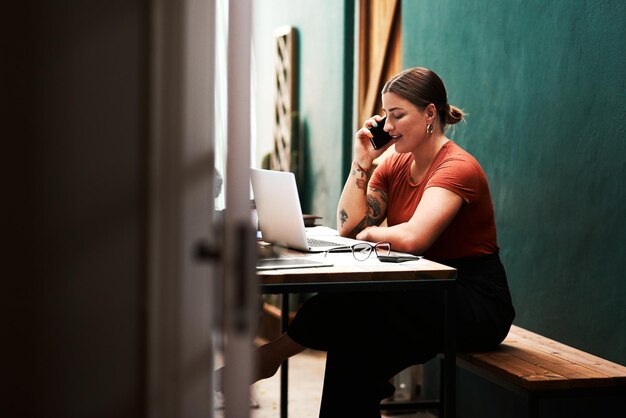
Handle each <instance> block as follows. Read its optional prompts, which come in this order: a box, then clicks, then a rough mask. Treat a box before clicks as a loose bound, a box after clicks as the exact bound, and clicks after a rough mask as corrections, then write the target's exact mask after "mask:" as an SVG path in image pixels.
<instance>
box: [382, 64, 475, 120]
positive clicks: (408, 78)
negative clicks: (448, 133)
mask: <svg viewBox="0 0 626 418" xmlns="http://www.w3.org/2000/svg"><path fill="white" fill-rule="evenodd" d="M382 93H395V94H397V95H398V96H401V97H403V98H404V99H406V100H408V101H409V102H411V103H413V104H414V105H415V106H417V107H418V108H419V109H425V108H426V106H428V105H429V104H430V103H432V104H434V105H435V108H436V109H437V114H438V115H439V123H440V125H441V130H444V129H445V127H446V125H454V124H455V123H459V122H460V121H462V120H463V117H464V116H465V113H463V111H462V110H461V109H459V108H458V107H456V106H451V105H450V104H449V103H448V94H447V93H446V87H445V86H444V85H443V81H441V79H440V78H439V76H438V75H437V74H435V72H434V71H432V70H429V69H428V68H423V67H414V68H409V69H408V70H404V71H403V72H401V73H400V74H397V75H395V76H394V77H393V78H391V79H390V80H389V81H387V82H386V83H385V86H384V87H383V90H382V92H381V94H382Z"/></svg>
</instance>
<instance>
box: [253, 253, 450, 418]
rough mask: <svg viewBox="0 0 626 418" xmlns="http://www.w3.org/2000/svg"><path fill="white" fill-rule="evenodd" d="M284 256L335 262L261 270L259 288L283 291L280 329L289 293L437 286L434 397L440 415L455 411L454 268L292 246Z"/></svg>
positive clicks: (284, 390) (284, 392)
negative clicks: (438, 362)
mask: <svg viewBox="0 0 626 418" xmlns="http://www.w3.org/2000/svg"><path fill="white" fill-rule="evenodd" d="M284 255H286V256H291V257H303V256H307V257H313V258H317V259H319V260H323V261H330V262H332V263H333V266H332V267H315V268H298V269H282V270H267V271H261V272H258V273H257V276H258V277H259V280H260V289H261V292H262V293H265V294H281V295H282V300H281V305H282V308H283V309H282V312H281V328H282V331H283V332H284V331H286V329H287V325H288V321H289V308H288V307H289V295H290V294H291V293H315V292H370V291H377V292H381V291H419V290H426V289H438V290H441V293H442V301H443V303H444V305H445V306H444V309H445V318H444V323H445V330H444V339H445V341H444V347H445V350H444V353H443V354H444V361H443V373H442V379H443V382H444V383H443V385H442V388H443V390H442V393H441V399H439V400H438V401H436V403H437V405H438V406H439V407H440V409H441V410H442V412H443V413H442V414H441V415H440V416H443V417H446V418H451V417H454V416H455V409H454V404H455V390H456V375H455V371H456V354H455V352H456V328H455V321H454V318H455V304H454V301H455V289H456V273H457V272H456V269H454V268H452V267H448V266H445V265H443V264H439V263H435V262H433V261H430V260H426V259H423V258H422V259H420V260H419V261H411V262H405V263H383V262H380V261H378V260H377V259H376V256H375V255H371V256H370V258H368V259H367V260H365V261H357V260H355V259H354V257H353V256H352V254H351V253H349V252H348V253H329V254H328V255H327V256H326V257H324V256H323V255H322V254H316V255H305V254H303V253H299V252H295V251H288V252H287V253H286V254H284ZM288 367H289V364H288V362H287V361H285V362H284V363H283V365H282V366H281V404H280V416H281V418H287V396H288V372H289V371H288Z"/></svg>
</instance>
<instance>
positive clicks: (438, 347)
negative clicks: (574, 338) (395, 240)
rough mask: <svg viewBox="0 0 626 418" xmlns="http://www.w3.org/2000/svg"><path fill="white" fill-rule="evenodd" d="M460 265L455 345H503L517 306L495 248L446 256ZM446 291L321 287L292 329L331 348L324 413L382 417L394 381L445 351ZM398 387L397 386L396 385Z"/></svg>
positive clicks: (306, 341)
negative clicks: (382, 406) (489, 251)
mask: <svg viewBox="0 0 626 418" xmlns="http://www.w3.org/2000/svg"><path fill="white" fill-rule="evenodd" d="M445 263H446V264H447V265H451V266H453V267H456V268H457V269H458V280H457V292H456V293H457V306H456V308H457V309H456V311H457V318H456V323H457V347H458V348H459V350H462V351H469V350H482V349H488V348H491V347H493V346H495V345H497V344H499V343H500V342H501V341H502V340H503V339H504V337H505V336H506V334H507V333H508V331H509V328H510V326H511V323H512V321H513V318H514V316H515V311H514V309H513V305H512V303H511V297H510V294H509V289H508V285H507V282H506V274H505V271H504V268H503V267H502V264H501V262H500V258H499V257H498V255H497V254H493V255H490V256H486V257H479V258H473V259H464V260H448V261H446V262H445ZM443 312H444V310H443V295H442V292H440V291H427V292H426V291H412V292H375V293H374V292H360V293H320V294H317V295H315V296H313V297H312V298H310V299H309V300H307V301H306V302H305V303H304V304H303V306H302V307H301V308H300V310H299V311H298V313H297V314H296V317H295V318H294V320H293V321H292V323H291V325H290V326H289V329H288V331H287V333H288V334H289V336H290V337H291V338H292V339H293V340H294V341H296V342H298V343H300V344H302V345H304V346H306V347H309V348H312V349H316V350H322V351H326V352H327V353H328V354H327V359H326V372H325V376H324V389H323V393H322V403H321V408H320V417H321V418H330V417H340V416H341V417H343V416H346V415H347V416H355V417H360V418H369V417H377V418H379V417H380V409H379V408H380V407H379V405H380V401H381V400H382V399H384V398H386V397H388V396H390V395H391V393H392V391H390V390H389V389H390V387H389V386H390V385H389V383H388V381H389V379H391V377H393V376H394V375H396V374H397V373H399V372H400V371H402V370H403V369H405V368H407V367H408V366H411V365H413V364H421V363H424V362H426V361H428V360H429V359H431V358H433V357H434V356H435V355H436V354H437V353H439V352H442V351H443V318H444V314H443ZM391 389H393V388H391Z"/></svg>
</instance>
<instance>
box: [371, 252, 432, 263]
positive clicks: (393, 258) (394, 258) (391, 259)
mask: <svg viewBox="0 0 626 418" xmlns="http://www.w3.org/2000/svg"><path fill="white" fill-rule="evenodd" d="M420 258H422V257H421V256H419V255H410V254H404V255H379V256H378V259H379V260H380V261H382V262H385V263H402V262H403V261H415V260H419V259H420Z"/></svg>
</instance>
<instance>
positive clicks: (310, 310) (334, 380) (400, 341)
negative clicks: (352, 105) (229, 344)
mask: <svg viewBox="0 0 626 418" xmlns="http://www.w3.org/2000/svg"><path fill="white" fill-rule="evenodd" d="M382 102H383V109H384V110H385V113H386V116H387V117H386V120H385V122H384V130H385V131H387V132H389V134H390V135H391V137H392V141H391V142H390V143H389V144H388V145H387V146H385V147H383V148H381V149H373V147H372V145H371V144H370V138H371V136H372V134H371V132H370V130H369V129H368V128H370V127H372V126H377V124H378V123H381V121H382V118H381V117H380V116H378V115H376V116H374V117H372V118H370V119H368V120H367V121H365V123H364V125H363V127H362V128H361V129H360V130H359V131H358V132H357V133H356V135H355V142H354V160H353V162H352V167H351V171H350V174H349V176H348V179H347V181H346V184H345V187H344V190H343V192H342V195H341V198H340V201H339V205H338V211H337V216H338V223H337V226H338V230H339V232H340V233H341V235H344V236H351V237H356V238H358V239H363V240H367V241H371V242H379V241H387V242H390V243H391V247H392V249H393V250H396V251H403V252H409V253H413V254H417V255H423V256H425V257H426V258H428V259H431V260H434V261H438V262H441V263H444V264H447V265H450V266H453V267H455V268H457V270H458V280H457V283H458V286H457V346H458V348H459V349H460V350H480V349H488V348H491V347H493V346H495V345H497V344H499V343H500V342H501V341H502V340H503V339H504V337H505V336H506V335H507V333H508V331H509V328H510V325H511V323H512V321H513V318H514V316H515V311H514V309H513V305H512V302H511V297H510V294H509V289H508V285H507V280H506V274H505V271H504V268H503V266H502V264H501V262H500V258H499V256H498V251H499V248H498V245H497V242H496V227H495V219H494V212H493V204H492V201H491V195H490V192H489V187H488V184H487V179H486V176H485V174H484V172H483V170H482V168H481V167H480V165H479V164H478V162H477V161H476V160H475V159H474V158H473V157H472V156H471V155H470V154H469V153H467V152H466V151H464V150H463V149H461V148H460V147H459V146H458V145H457V144H455V143H454V142H453V141H451V140H450V139H448V138H447V137H446V134H445V128H446V126H447V125H449V124H455V123H458V122H460V121H461V120H462V119H463V117H464V114H463V112H462V111H461V110H460V109H458V108H457V107H455V106H451V105H449V104H448V100H447V93H446V90H445V87H444V84H443V82H442V81H441V79H440V78H439V77H438V76H437V75H436V74H435V73H434V72H433V71H431V70H428V69H426V68H411V69H408V70H406V71H404V72H402V73H400V74H398V75H396V76H395V77H393V78H392V79H390V80H389V81H388V82H387V83H386V84H385V86H384V88H383V90H382ZM391 144H395V152H394V153H392V154H391V155H389V156H388V157H387V158H386V159H385V160H384V161H383V162H382V163H381V164H380V166H378V167H377V168H376V169H373V168H372V164H373V161H374V159H375V158H377V157H378V156H380V155H381V154H382V153H383V152H384V151H385V150H386V149H387V148H388V147H390V146H391ZM385 219H386V220H387V226H384V227H382V226H380V224H381V222H382V221H383V220H385ZM440 301H441V299H440V298H439V297H436V296H435V295H432V294H429V293H428V292H406V293H399V292H385V293H375V294H372V293H359V294H318V295H315V296H314V297H312V298H310V299H309V300H307V301H306V302H305V303H304V304H303V306H302V307H301V309H300V310H299V311H298V313H297V315H296V317H295V318H294V320H293V321H292V324H291V325H290V327H289V329H288V331H287V333H286V334H284V335H283V336H281V337H280V338H279V339H278V340H276V341H273V342H271V343H269V344H268V345H265V346H263V347H260V348H259V350H258V351H259V357H258V358H259V365H260V368H259V375H258V378H264V377H269V376H271V375H273V374H274V373H275V372H276V370H277V369H278V366H279V365H280V363H281V362H282V360H283V359H285V358H287V357H289V356H291V355H293V354H296V353H298V352H300V351H302V350H303V349H304V348H305V347H309V348H313V349H318V350H324V351H327V360H326V374H325V377H324V389H323V394H322V403H321V410H320V417H335V416H355V417H361V418H363V417H380V412H379V404H380V401H381V400H382V399H384V398H386V397H388V396H391V394H393V390H394V388H393V387H392V386H391V385H390V384H389V382H388V381H389V379H390V378H391V377H393V376H394V375H395V374H397V373H398V372H400V371H401V370H403V369H404V368H406V367H408V366H410V365H412V364H419V363H423V362H425V361H427V360H429V359H431V358H432V357H434V356H435V355H436V354H437V353H438V352H441V351H442V341H443V306H442V305H441V302H440Z"/></svg>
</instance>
